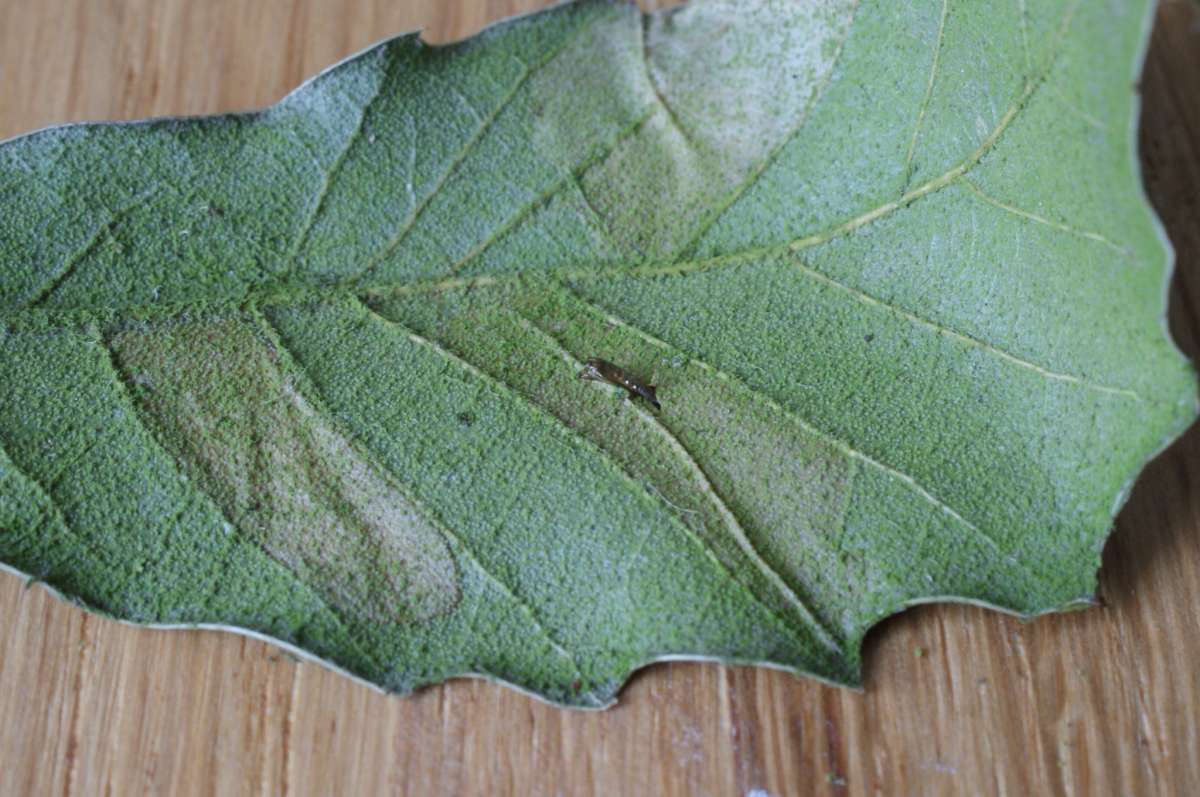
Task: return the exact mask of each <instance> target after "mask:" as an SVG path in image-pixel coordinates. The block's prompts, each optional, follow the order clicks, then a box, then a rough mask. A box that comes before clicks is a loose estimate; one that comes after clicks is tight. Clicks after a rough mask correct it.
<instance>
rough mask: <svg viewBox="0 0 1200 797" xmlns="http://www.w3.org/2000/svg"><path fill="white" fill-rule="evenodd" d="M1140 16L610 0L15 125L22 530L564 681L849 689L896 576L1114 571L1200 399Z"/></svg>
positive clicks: (450, 670) (26, 558)
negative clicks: (773, 682)
mask: <svg viewBox="0 0 1200 797" xmlns="http://www.w3.org/2000/svg"><path fill="white" fill-rule="evenodd" d="M1147 6H1148V3H1147V2H1145V0H1123V1H1122V0H1114V1H1113V2H1110V3H1104V4H1099V3H1084V2H1076V1H1075V0H1071V1H1070V2H1037V3H1024V2H1021V0H1014V1H1013V2H1004V3H967V2H946V3H945V4H939V3H932V2H931V3H914V4H911V5H909V4H897V3H887V2H869V1H868V0H863V2H861V3H857V2H854V1H853V0H825V1H824V2H820V3H806V4H794V3H783V2H770V0H758V1H757V2H750V3H736V4H735V3H732V2H719V1H718V0H708V2H705V1H704V0H696V2H693V3H692V4H691V5H689V6H687V7H685V8H684V9H683V10H680V11H677V12H674V13H663V14H656V15H651V16H643V15H642V14H640V13H639V12H638V11H637V9H636V8H635V7H633V6H632V5H629V4H619V3H609V2H599V1H595V2H578V3H574V4H569V5H564V6H561V7H558V8H555V9H553V10H551V11H548V12H545V13H541V14H538V15H535V16H531V17H527V18H525V19H521V20H517V21H515V22H510V23H506V24H503V25H500V26H497V27H495V28H492V29H490V30H488V31H487V32H485V33H484V34H482V35H480V36H479V37H477V38H475V39H474V40H471V41H468V42H465V43H463V44H458V45H454V46H450V47H444V48H442V47H430V46H427V45H425V44H422V43H421V41H420V40H419V39H418V38H417V36H416V35H408V36H402V37H400V38H397V39H394V40H392V41H390V42H387V43H385V44H382V45H379V46H377V47H374V48H372V49H370V50H368V51H366V52H364V53H362V54H360V55H358V56H356V57H354V58H352V59H350V60H348V61H346V62H345V63H342V64H340V65H338V66H336V67H334V68H333V69H331V70H329V71H327V72H325V73H324V74H322V75H320V76H319V77H317V78H315V79H314V80H312V81H311V82H309V83H308V84H306V85H305V86H303V87H302V88H300V89H299V90H297V91H296V92H295V93H294V94H292V95H291V96H289V97H288V98H287V99H285V100H284V101H283V102H281V103H280V104H279V105H277V106H275V107H273V108H269V109H267V110H265V111H262V112H260V113H255V114H249V115H238V116H220V117H211V118H205V119H189V120H158V121H150V122H143V123H136V124H118V125H112V124H108V125H77V126H68V127H61V128H55V129H51V130H45V131H42V132H39V133H34V134H32V135H29V136H26V137H24V138H19V139H16V140H13V141H10V142H8V143H6V144H4V145H3V146H2V147H0V201H2V202H3V203H4V213H3V215H2V216H0V260H2V263H3V265H2V268H3V272H2V273H3V282H2V284H0V314H2V322H3V329H4V331H3V334H2V335H0V445H2V449H3V450H2V452H0V559H2V560H3V561H5V562H7V563H8V564H9V565H11V566H12V567H13V568H15V569H18V570H20V571H23V572H25V573H30V574H35V575H36V576H37V577H38V578H40V579H43V580H44V581H45V582H46V583H48V584H50V585H52V586H53V587H55V588H56V589H58V590H60V591H61V592H62V593H63V594H65V595H67V596H69V597H71V598H73V599H77V600H80V601H82V602H84V603H85V604H86V605H88V606H90V607H92V608H93V609H96V610H99V611H102V612H105V613H107V614H111V615H113V616H116V617H119V618H123V619H127V620H131V621H135V622H141V623H159V624H218V625H222V626H231V627H236V628H239V629H245V630H248V631H251V632H254V633H259V634H265V635H268V636H270V637H273V638H275V639H277V640H280V641H282V642H284V643H287V644H291V645H294V646H297V647H298V648H301V649H303V650H304V651H307V652H310V653H312V654H314V655H316V656H318V657H320V658H322V659H324V660H327V661H329V662H332V663H335V664H336V665H338V666H340V667H342V668H344V669H346V670H348V671H349V672H351V673H353V674H355V675H357V676H361V677H362V678H364V679H367V680H369V681H371V682H374V683H376V684H379V685H381V686H383V687H385V688H387V689H391V690H398V691H407V690H410V689H413V688H415V687H418V686H420V685H422V684H427V683H431V682H435V681H439V680H442V679H444V678H447V677H451V676H454V675H459V674H468V673H471V674H479V675H485V676H488V677H492V678H497V679H500V680H503V681H505V682H508V683H511V684H515V685H518V686H520V687H522V688H525V689H528V690H530V691H532V692H534V693H536V694H538V695H541V696H543V697H546V698H548V699H550V700H554V701H556V702H560V703H564V704H570V705H581V706H600V705H605V704H606V703H608V702H610V701H611V700H612V698H613V696H614V695H615V693H616V691H617V690H618V689H619V687H620V685H621V684H622V682H623V681H624V680H625V679H626V678H627V677H628V675H629V674H630V672H631V671H632V670H634V669H635V668H637V667H640V666H642V665H643V664H645V663H647V662H650V661H654V660H657V659H662V658H668V657H694V658H716V659H721V660H726V661H748V662H761V663H765V664H770V665H774V666H779V667H784V668H787V669H791V670H795V671H797V672H803V673H807V674H811V675H815V676H817V677H820V678H824V679H828V680H831V681H835V682H838V683H855V682H857V680H858V678H859V664H860V658H859V657H860V654H859V650H860V645H861V642H862V638H863V635H864V634H865V633H866V631H867V630H868V629H869V628H870V627H871V625H872V624H874V623H875V622H877V621H878V620H879V619H880V618H882V617H885V616H887V615H889V614H891V613H893V612H896V611H899V610H900V609H902V608H903V607H905V606H908V605H911V604H914V603H920V602H924V601H933V600H960V601H971V602H975V603H982V604H986V605H989V606H995V607H999V608H1002V609H1005V610H1007V611H1011V612H1015V613H1019V614H1022V615H1032V614H1037V613H1040V612H1045V611H1050V610H1055V609H1063V608H1067V607H1071V606H1074V605H1079V604H1081V603H1086V602H1087V601H1088V600H1089V597H1090V596H1091V594H1092V591H1093V589H1094V585H1095V571H1096V568H1097V566H1098V564H1099V553H1100V548H1101V546H1102V544H1103V542H1104V539H1105V536H1106V535H1107V533H1108V530H1109V528H1110V526H1111V523H1112V518H1113V514H1114V512H1115V511H1116V510H1117V508H1118V507H1119V506H1120V505H1121V503H1122V501H1123V500H1124V498H1125V496H1126V495H1127V493H1128V490H1129V487H1130V484H1131V482H1132V479H1133V478H1134V476H1135V475H1136V473H1137V471H1138V470H1139V469H1140V467H1141V466H1142V464H1143V463H1144V462H1145V460H1146V459H1147V457H1149V456H1151V455H1152V454H1153V453H1154V452H1155V451H1157V450H1158V449H1160V448H1161V447H1162V446H1163V445H1165V444H1166V443H1167V442H1168V441H1169V440H1170V439H1171V438H1172V437H1173V436H1175V435H1177V434H1179V433H1180V431H1181V430H1182V429H1183V428H1184V427H1185V426H1186V425H1187V424H1188V423H1190V422H1191V420H1192V419H1193V418H1194V416H1195V414H1196V408H1195V390H1196V384H1195V380H1194V376H1193V372H1192V370H1191V367H1190V366H1189V365H1188V364H1187V363H1186V362H1185V360H1184V358H1183V357H1182V356H1181V355H1180V354H1179V352H1178V351H1177V350H1176V349H1175V348H1174V346H1173V345H1172V344H1171V342H1170V340H1169V338H1168V336H1167V334H1166V332H1165V331H1164V326H1163V314H1164V299H1163V286H1164V283H1165V281H1166V278H1167V274H1168V271H1169V264H1170V255H1169V249H1168V247H1167V245H1166V243H1165V241H1164V239H1163V237H1162V235H1161V232H1160V230H1159V228H1158V225H1157V222H1156V220H1155V218H1154V216H1153V215H1152V213H1151V211H1150V209H1149V208H1148V206H1147V204H1146V202H1145V200H1144V198H1143V196H1142V192H1141V189H1140V186H1139V180H1138V174H1137V161H1136V159H1135V157H1134V138H1135V137H1134V135H1133V132H1132V130H1133V124H1132V123H1133V121H1134V118H1135V116H1136V110H1137V102H1136V97H1135V96H1134V94H1133V93H1132V86H1133V85H1134V79H1135V76H1136V74H1137V68H1138V66H1139V64H1140V61H1141V53H1142V49H1143V48H1144V46H1145V42H1146V38H1147V37H1146V31H1147V27H1146V23H1147V18H1148V14H1149V9H1148V8H1147ZM593 357H601V358H604V359H605V360H608V361H611V362H612V363H615V364H617V365H618V366H620V367H621V368H624V369H625V370H626V371H627V372H629V373H630V374H633V375H635V376H636V377H638V378H641V379H643V380H645V381H646V382H652V383H653V384H655V385H656V386H657V392H658V397H659V399H660V401H661V403H662V409H661V411H659V410H656V409H654V408H652V407H651V406H650V405H649V404H647V403H645V402H644V401H643V400H641V399H634V400H631V399H629V398H627V395H626V393H625V391H624V390H623V389H622V388H620V387H619V386H616V385H611V384H608V383H605V382H597V381H588V380H580V379H578V378H577V374H578V372H579V371H580V370H581V368H582V367H583V363H584V361H586V360H587V359H589V358H593Z"/></svg>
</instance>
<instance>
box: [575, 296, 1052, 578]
mask: <svg viewBox="0 0 1200 797" xmlns="http://www.w3.org/2000/svg"><path fill="white" fill-rule="evenodd" d="M564 287H565V288H566V289H567V290H569V291H571V292H572V293H573V294H574V295H575V296H576V297H578V299H579V301H580V302H582V303H583V304H584V305H586V306H588V307H589V308H591V310H592V312H594V313H596V314H597V315H600V316H601V317H603V318H604V319H605V320H606V321H608V322H610V323H612V324H615V325H618V326H621V327H623V328H624V329H627V330H629V331H630V332H632V333H633V334H635V335H637V336H638V337H640V338H641V339H642V340H644V341H646V342H647V343H649V344H651V345H652V346H657V347H658V348H661V349H664V350H666V351H669V352H671V353H672V354H676V355H681V356H683V357H686V358H687V359H688V360H689V361H690V362H692V363H694V364H695V365H697V366H698V367H700V368H703V369H705V370H706V371H708V372H709V373H712V374H714V375H715V376H717V377H718V378H720V379H723V380H725V381H727V382H730V383H731V384H736V385H738V386H740V387H741V388H742V389H744V390H745V391H746V392H747V393H749V394H750V395H752V396H754V397H756V399H757V400H759V401H761V402H762V403H763V404H764V405H765V406H767V407H769V408H770V409H772V410H774V411H775V412H778V413H780V414H781V415H783V416H785V417H787V418H789V419H790V420H791V421H792V422H794V423H796V424H797V425H798V426H800V427H801V428H803V429H805V430H806V431H808V432H809V433H810V434H813V435H815V436H817V437H820V438H821V439H823V440H825V441H826V442H828V443H829V444H830V445H832V446H834V447H835V448H837V449H838V450H839V451H841V452H842V453H843V454H845V455H846V456H848V457H851V458H853V459H857V460H859V461H860V462H862V463H863V464H865V465H869V466H870V467H872V468H875V469H876V470H879V471H881V472H883V473H885V474H887V475H889V476H890V477H892V478H894V479H896V480H898V481H899V482H901V483H902V484H904V485H905V486H906V487H908V488H909V489H910V490H912V491H913V492H914V493H916V494H917V495H919V496H920V497H921V498H923V499H924V500H925V501H927V502H928V503H930V504H932V505H933V506H934V507H935V508H936V509H938V510H939V511H941V512H943V513H945V514H946V515H948V516H949V517H951V518H953V519H954V520H956V521H958V522H959V523H960V524H962V525H963V526H966V527H967V528H968V529H970V530H971V531H972V532H973V533H974V534H975V535H976V536H977V537H978V538H979V539H980V540H982V541H983V542H984V543H985V544H986V545H988V547H990V548H992V549H993V550H995V551H996V552H997V553H1003V549H1002V548H1001V547H1000V544H999V543H998V542H997V541H996V539H995V538H994V537H993V536H992V535H991V534H990V533H988V532H986V531H984V530H983V529H981V528H980V527H979V526H977V525H975V524H974V523H972V522H971V521H970V520H967V518H965V517H964V516H963V515H962V514H961V513H960V512H958V511H957V510H956V509H954V507H952V506H950V505H949V504H948V503H946V501H944V500H943V499H941V498H939V497H938V496H937V495H935V494H934V493H933V492H931V491H930V490H929V489H927V488H926V487H924V486H923V485H922V484H921V483H920V482H918V481H917V480H916V479H915V478H913V477H912V476H910V475H909V474H907V473H905V472H904V471H901V470H899V469H897V468H894V467H892V466H890V465H888V464H886V463H884V462H881V461H880V460H877V459H874V458H873V457H871V456H870V455H868V454H867V453H865V452H863V451H860V450H859V449H857V448H855V447H854V446H853V445H851V444H850V443H849V442H847V441H845V440H843V439H841V438H840V437H838V436H836V435H834V434H833V433H832V432H829V431H826V430H824V429H821V428H819V427H817V426H815V425H813V424H812V423H810V422H809V421H808V420H806V419H804V418H802V417H801V416H799V415H798V414H796V413H795V412H793V411H792V410H789V409H787V408H785V407H784V406H783V405H782V404H780V403H779V402H777V401H775V400H774V399H772V398H771V397H769V396H767V395H765V394H763V393H762V392H761V391H759V390H757V389H755V388H753V387H751V386H750V385H748V384H746V383H745V382H744V381H743V380H741V379H740V378H738V377H736V376H734V375H732V374H730V373H727V372H725V371H722V370H721V369H719V368H717V367H716V366H714V365H711V364H710V363H708V362H705V361H704V360H701V359H699V358H698V357H696V356H694V355H692V354H691V353H689V352H687V351H684V350H683V349H681V348H680V347H678V346H677V345H675V344H672V343H668V342H666V341H665V340H662V339H661V338H657V337H655V336H653V335H651V334H650V333H648V332H645V331H644V330H642V329H640V328H639V327H637V326H635V325H633V324H631V323H629V322H628V321H625V320H624V319H622V318H618V317H617V316H615V315H613V314H612V313H609V312H607V311H606V310H603V309H601V308H600V307H598V306H596V305H595V304H593V303H592V302H591V301H589V300H588V299H587V298H585V297H584V296H582V295H580V294H579V293H578V292H577V291H575V290H574V289H572V288H571V287H570V286H569V285H566V286H564ZM1017 564H1018V565H1019V566H1020V567H1021V569H1022V570H1024V571H1025V574H1026V575H1027V576H1029V577H1030V578H1032V574H1031V573H1030V572H1029V570H1028V569H1027V568H1026V566H1025V565H1024V563H1022V562H1020V561H1019V560H1018V561H1017Z"/></svg>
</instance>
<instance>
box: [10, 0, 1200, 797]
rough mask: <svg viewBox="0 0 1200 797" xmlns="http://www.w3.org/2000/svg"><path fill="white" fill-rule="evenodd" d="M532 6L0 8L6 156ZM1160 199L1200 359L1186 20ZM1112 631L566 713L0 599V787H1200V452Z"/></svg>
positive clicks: (530, 0)
mask: <svg viewBox="0 0 1200 797" xmlns="http://www.w3.org/2000/svg"><path fill="white" fill-rule="evenodd" d="M542 4H544V3H543V2H539V0H511V1H501V0H489V2H479V1H478V0H455V1H454V2H435V0H422V1H420V2H397V1H396V0H353V1H352V2H346V3H343V4H335V3H330V2H322V0H242V1H241V2H239V1H238V0H220V1H219V2H218V1H217V0H206V2H202V3H196V2H188V1H187V0H125V1H124V2H122V1H119V0H43V2H40V3H27V2H23V1H22V0H0V86H3V88H2V90H0V137H7V136H10V135H15V134H18V133H21V132H25V131H28V130H32V129H34V128H37V127H40V126H43V125H47V124H52V123H58V122H65V121H73V120H82V119H117V118H132V117H142V116H148V115H158V114H201V113H213V112H217V111H227V110H234V109H244V108H250V107H254V106H258V105H263V104H265V103H268V102H272V101H274V100H276V99H277V98H279V97H280V96H281V95H282V94H284V93H285V92H286V91H287V90H288V89H290V88H292V87H293V86H295V85H296V84H297V83H298V82H300V81H301V80H302V79H303V78H305V77H307V76H309V75H311V74H313V73H314V72H316V71H318V70H319V69H321V68H322V67H324V66H326V65H327V64H329V63H332V62H333V61H335V60H337V59H339V58H341V57H343V56H345V55H347V54H349V53H351V52H353V51H355V50H358V49H360V48H362V47H364V46H366V45H368V44H370V43H371V42H373V41H375V40H377V39H380V38H383V37H385V36H388V35H391V34H394V33H397V32H399V31H402V30H406V29H411V28H414V27H418V26H421V25H425V26H428V29H429V33H428V36H429V37H430V38H433V39H435V40H445V39H448V38H453V37H458V36H462V35H467V34H470V33H471V32H473V31H474V30H477V29H478V28H479V27H481V26H482V25H483V24H485V23H486V22H487V21H488V20H491V19H495V18H497V17H500V16H504V15H507V14H509V13H513V12H515V11H520V10H527V9H529V8H532V7H534V6H538V5H542ZM1143 94H1144V116H1143V126H1142V149H1143V160H1144V167H1145V175H1146V181H1147V186H1148V191H1149V193H1150V196H1151V198H1152V200H1153V202H1154V204H1155V205H1156V206H1157V207H1158V209H1159V211H1160V213H1161V215H1162V217H1163V219H1164V221H1165V223H1166V225H1167V227H1168V230H1169V231H1170V234H1171V237H1172V239H1173V240H1174V242H1175V245H1176V247H1177V249H1178V257H1179V266H1178V273H1177V276H1176V280H1175V285H1174V290H1173V293H1172V295H1171V322H1172V329H1173V330H1174V332H1175V335H1176V339H1177V340H1178V341H1179V343H1180V345H1181V346H1182V347H1183V348H1184V350H1185V351H1187V352H1188V353H1189V354H1190V355H1192V356H1193V357H1194V356H1195V355H1196V353H1197V351H1198V349H1200V320H1198V319H1200V222H1198V221H1197V220H1198V219H1200V200H1198V196H1197V186H1200V102H1197V101H1196V98H1197V97H1198V96H1200V14H1198V13H1197V12H1196V11H1195V8H1194V5H1193V4H1192V3H1189V2H1169V3H1166V4H1164V5H1163V6H1161V8H1160V9H1159V12H1158V20H1157V26H1156V28H1155V32H1154V37H1153V42H1152V45H1151V49H1150V54H1149V62H1148V66H1147V71H1146V74H1145V77H1144V80H1143ZM1117 527H1118V528H1117V532H1116V534H1115V535H1114V536H1113V538H1112V540H1111V542H1110V543H1109V545H1108V548H1107V549H1106V552H1105V560H1104V561H1105V564H1104V569H1103V571H1102V573H1101V593H1102V595H1103V597H1104V599H1105V603H1106V604H1107V605H1106V606H1105V607H1104V608H1099V609H1093V610H1089V611H1086V612H1082V613H1077V614H1072V615H1066V616H1057V617H1047V618H1043V619H1040V620H1037V621H1036V622H1032V623H1028V624H1022V623H1020V622H1017V621H1015V620H1012V619H1010V618H1007V617H1003V616H1001V615H998V614H994V613H990V612H987V611H983V610H980V609H977V608H972V607H962V606H932V607H924V608H921V609H918V610H913V611H909V612H906V613H905V614H903V615H901V616H898V617H896V618H893V619H891V620H889V621H887V622H885V623H883V624H882V626H880V627H879V628H878V629H876V630H875V631H874V632H872V634H871V637H870V638H869V640H868V644H867V652H866V659H867V668H868V674H867V680H866V684H867V686H866V690H865V691H864V692H861V693H860V692H852V691H848V690H841V689H835V688H829V687H824V686H820V685H818V684H815V683H812V682H808V681H804V680H797V679H795V678H792V677H789V676H787V675H784V674H781V673H777V672H770V671H766V670H756V669H748V668H737V667H721V666H716V665H709V664H703V665H702V664H666V665H659V666H655V667H652V668H650V669H649V670H647V671H645V672H643V673H642V674H640V675H639V676H638V677H637V678H636V679H635V680H634V681H633V683H632V684H631V685H630V686H629V687H628V688H627V689H626V690H625V692H624V694H623V696H622V701H621V704H620V705H619V706H617V707H616V708H614V709H612V710H610V711H608V712H606V713H601V714H586V713H579V712H567V711H562V710H559V709H555V708H551V707H549V706H546V705H543V704H541V703H539V702H537V701H535V700H532V699H529V698H526V697H523V696H521V695H519V694H517V693H515V692H513V691H511V690H508V689H505V688H502V687H499V686H495V685H492V684H488V683H485V682H480V681H470V680H461V681H456V682H453V683H450V684H448V685H446V686H442V687H436V688H431V689H427V690H425V691H423V692H422V693H420V694H419V695H417V696H415V697H413V698H409V699H399V698H388V697H383V696H381V695H379V694H377V693H375V692H373V691H370V690H368V689H366V688H363V687H361V686H358V685H355V684H353V683H351V682H350V681H348V680H346V679H344V678H342V677H340V676H337V675H335V674H333V673H331V672H328V671H326V670H324V669H322V668H320V667H318V666H315V665H311V664H299V663H297V662H295V661H293V660H291V659H290V658H289V657H288V656H287V655H286V654H283V653H281V652H280V651H279V650H278V649H276V648H273V647H271V646H270V645H267V644H263V643H261V642H257V641H253V640H248V639H244V638H241V637H237V636H233V635H228V634H218V633H211V632H179V631H176V632H162V631H149V630H145V629H137V628H132V627H128V626H123V625H119V624H117V623H114V622H110V621H107V620H103V619H100V618H97V617H93V616H89V615H87V614H85V613H83V612H82V611H80V610H78V609H76V608H74V607H71V606H69V605H67V604H64V603H61V602H59V601H57V600H55V599H53V598H51V597H49V596H48V595H47V593H45V592H44V591H43V590H41V589H36V588H34V589H27V588H26V586H25V584H24V583H22V582H21V581H20V580H18V579H17V578H14V577H11V576H7V575H0V642H2V644H3V658H2V660H0V792H2V793H5V794H8V793H12V794H41V793H51V792H54V793H67V794H99V793H112V794H119V795H129V794H138V793H147V792H149V793H169V794H183V793H191V792H198V793H221V794H227V793H242V792H251V791H253V792H261V793H280V792H285V793H300V794H328V793H334V792H338V793H353V794H371V793H403V792H406V791H407V792H415V793H426V792H432V791H434V790H436V791H438V792H440V793H447V794H471V793H490V794H498V793H519V794H586V793H592V792H596V793H604V794H626V793H652V794H733V793H736V794H747V793H749V792H751V791H752V790H755V789H761V790H763V791H765V792H767V793H769V794H772V795H782V794H803V793H816V794H833V795H840V794H859V793H877V794H938V793H946V794H964V793H985V794H986V793H999V794H1033V793H1063V794H1105V793H1112V794H1155V793H1163V794H1169V793H1186V792H1188V791H1190V790H1192V789H1193V788H1194V787H1195V784H1196V783H1198V782H1200V725H1198V721H1197V712H1198V710H1200V676H1198V675H1197V671H1196V665H1195V663H1196V662H1197V661H1200V611H1198V608H1197V595H1198V594H1200V430H1198V429H1193V430H1192V431H1191V432H1190V433H1189V434H1187V435H1186V436H1185V437H1184V438H1183V439H1182V440H1181V441H1179V442H1178V443H1177V444H1176V445H1175V446H1173V447H1172V448H1171V449H1170V450H1169V451H1168V452H1166V453H1165V454H1164V455H1163V456H1161V457H1160V458H1159V459H1158V460H1157V461H1156V462H1154V463H1153V464H1152V465H1151V466H1150V467H1149V468H1148V470H1147V471H1146V472H1145V474H1144V476H1143V478H1142V479H1141V481H1140V482H1139V484H1138V486H1137V489H1136V490H1135V491H1134V495H1133V498H1132V500H1131V501H1130V502H1129V505H1128V506H1127V508H1126V509H1125V510H1124V511H1123V512H1122V513H1121V515H1120V518H1119V520H1118V524H1117Z"/></svg>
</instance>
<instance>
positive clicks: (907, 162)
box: [900, 0, 950, 194]
mask: <svg viewBox="0 0 1200 797" xmlns="http://www.w3.org/2000/svg"><path fill="white" fill-rule="evenodd" d="M949 9H950V0H942V16H941V19H940V20H939V21H938V30H937V42H936V43H935V44H934V46H933V64H932V65H931V66H930V67H929V82H928V83H926V85H925V96H924V97H923V98H922V99H921V107H920V109H919V110H918V111H917V123H916V124H915V125H914V126H913V132H912V138H911V139H909V142H908V152H907V153H906V154H905V156H904V185H903V186H902V187H901V189H900V193H901V194H903V193H904V189H906V188H908V181H909V178H911V177H912V162H913V156H915V155H916V153H917V139H918V138H920V137H921V127H922V126H923V125H924V124H925V112H926V111H927V110H928V109H929V102H930V100H931V99H933V84H934V82H935V80H936V78H937V71H938V66H939V64H940V62H941V58H942V41H943V39H944V38H945V34H946V16H947V14H948V13H949Z"/></svg>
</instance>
